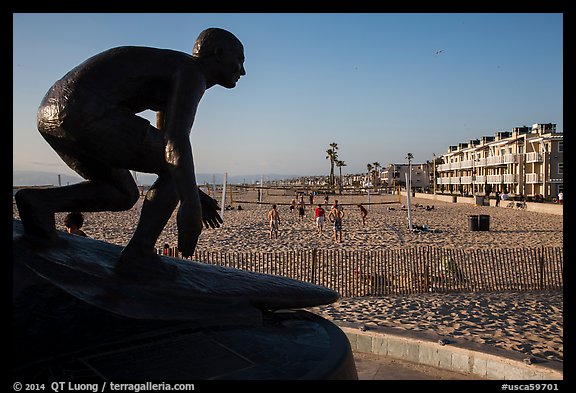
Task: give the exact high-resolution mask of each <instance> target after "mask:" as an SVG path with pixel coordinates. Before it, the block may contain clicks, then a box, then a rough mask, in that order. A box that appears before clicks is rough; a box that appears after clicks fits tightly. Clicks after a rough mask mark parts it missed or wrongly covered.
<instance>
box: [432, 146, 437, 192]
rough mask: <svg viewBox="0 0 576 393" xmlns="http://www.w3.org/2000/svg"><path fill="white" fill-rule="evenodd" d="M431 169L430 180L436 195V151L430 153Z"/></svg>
mask: <svg viewBox="0 0 576 393" xmlns="http://www.w3.org/2000/svg"><path fill="white" fill-rule="evenodd" d="M432 169H433V172H434V174H433V175H432V182H434V195H436V153H432Z"/></svg>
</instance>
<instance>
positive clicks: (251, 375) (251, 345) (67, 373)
mask: <svg viewBox="0 0 576 393" xmlns="http://www.w3.org/2000/svg"><path fill="white" fill-rule="evenodd" d="M49 286H51V284H49V283H48V282H44V283H42V285H41V286H40V287H39V286H37V285H35V286H34V287H35V289H36V290H37V291H36V292H35V294H34V295H33V294H32V293H28V295H27V296H26V297H27V298H28V299H27V300H31V299H35V300H34V301H32V302H30V301H28V302H22V300H24V299H20V301H19V302H18V303H19V304H18V305H17V306H18V307H16V308H15V310H14V313H15V315H14V316H15V326H14V335H13V336H14V337H13V340H12V343H13V352H14V360H15V365H14V369H13V375H14V378H15V380H19V381H50V380H53V381H75V382H88V381H105V380H108V381H112V380H113V381H122V380H128V381H170V380H173V381H177V380H181V381H184V380H186V381H195V380H196V381H198V380H333V379H357V378H358V376H357V372H356V366H355V363H354V358H353V354H352V351H351V348H350V343H349V341H348V339H347V337H346V335H345V334H344V333H343V332H342V330H340V328H338V327H337V326H336V325H334V324H333V323H331V322H329V321H327V320H325V319H323V318H321V317H319V316H317V315H315V314H312V313H310V312H307V311H304V310H278V311H275V312H264V313H263V318H262V321H263V322H262V324H261V325H260V326H254V325H253V324H246V325H242V324H241V321H239V324H238V325H236V326H234V325H224V326H217V325H215V326H212V327H207V326H198V325H197V324H196V323H190V322H185V321H182V322H175V321H159V320H137V319H130V318H125V317H121V316H118V315H115V314H113V313H110V312H108V311H105V310H101V309H98V308H95V307H93V306H91V305H88V304H86V303H84V302H82V301H80V300H78V299H75V298H74V297H72V296H71V295H69V294H67V293H65V292H63V291H61V290H60V289H58V288H55V287H52V288H48V287H49ZM42 287H44V288H42ZM47 295H48V296H47ZM31 296H33V297H31Z"/></svg>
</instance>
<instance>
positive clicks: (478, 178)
mask: <svg viewBox="0 0 576 393" xmlns="http://www.w3.org/2000/svg"><path fill="white" fill-rule="evenodd" d="M484 183H486V176H484V175H476V176H474V184H484Z"/></svg>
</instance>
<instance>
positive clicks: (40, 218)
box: [14, 189, 67, 247]
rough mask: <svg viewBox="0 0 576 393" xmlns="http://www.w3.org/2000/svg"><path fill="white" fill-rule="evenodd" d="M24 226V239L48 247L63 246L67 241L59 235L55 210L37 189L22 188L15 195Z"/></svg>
mask: <svg viewBox="0 0 576 393" xmlns="http://www.w3.org/2000/svg"><path fill="white" fill-rule="evenodd" d="M14 199H15V200H16V205H17V207H18V214H19V215H20V220H21V221H22V225H23V226H24V236H23V237H22V239H23V240H25V241H29V242H31V243H35V244H38V245H42V246H46V247H63V246H66V244H67V242H66V241H65V240H64V239H62V238H60V237H59V236H58V232H57V231H56V222H55V219H54V212H53V211H52V210H50V209H48V208H47V207H46V203H45V202H43V201H42V198H41V197H40V196H39V195H38V194H37V191H36V190H32V189H22V190H20V191H18V192H17V193H16V195H15V196H14Z"/></svg>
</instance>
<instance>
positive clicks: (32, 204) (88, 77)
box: [15, 28, 246, 271]
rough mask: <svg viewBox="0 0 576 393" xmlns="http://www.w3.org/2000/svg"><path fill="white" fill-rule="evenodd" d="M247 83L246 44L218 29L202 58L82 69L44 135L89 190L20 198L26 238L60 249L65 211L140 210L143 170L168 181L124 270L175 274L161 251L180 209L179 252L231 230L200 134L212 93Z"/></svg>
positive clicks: (51, 109)
mask: <svg viewBox="0 0 576 393" xmlns="http://www.w3.org/2000/svg"><path fill="white" fill-rule="evenodd" d="M245 74H246V72H245V70H244V48H243V46H242V43H241V42H240V41H239V40H238V38H236V37H235V36H234V35H233V34H232V33H230V32H228V31H226V30H222V29H218V28H210V29H206V30H204V31H203V32H201V33H200V35H199V36H198V38H197V39H196V42H195V44H194V48H193V51H192V55H189V54H186V53H183V52H178V51H174V50H168V49H157V48H149V47H135V46H126V47H118V48H112V49H109V50H106V51H104V52H102V53H100V54H97V55H95V56H93V57H91V58H89V59H88V60H86V61H84V62H83V63H82V64H80V65H79V66H77V67H76V68H74V69H72V70H71V71H70V72H68V73H67V74H66V75H65V76H64V77H63V78H62V79H60V80H59V81H57V82H56V83H55V84H54V85H53V86H52V88H51V89H50V90H49V91H48V93H47V94H46V96H45V97H44V99H43V100H42V103H41V105H40V108H39V110H38V117H37V120H38V130H39V131H40V133H41V134H42V136H43V137H44V139H45V140H46V141H47V142H48V144H49V145H50V146H51V147H52V148H53V149H54V150H55V151H56V152H57V153H58V155H59V156H60V157H61V158H62V160H64V162H65V163H66V164H67V165H68V166H69V167H70V168H72V169H73V170H74V171H76V172H77V173H78V174H79V175H81V176H82V177H83V178H84V179H86V181H84V182H82V183H78V184H73V185H70V186H65V187H57V188H49V189H23V190H21V191H19V192H18V193H17V194H16V196H15V198H16V203H17V206H18V210H19V213H20V218H21V220H22V224H23V225H24V230H25V237H29V238H34V239H36V241H37V242H38V241H40V240H42V239H43V240H44V243H46V244H48V245H55V244H57V243H58V242H59V238H58V235H57V232H56V228H55V219H54V213H56V212H65V211H84V212H97V211H122V210H128V209H130V208H132V206H134V204H135V203H136V201H137V200H138V198H139V192H138V187H137V185H136V183H135V181H134V179H133V178H132V176H131V174H130V170H134V171H139V172H145V173H155V174H157V175H158V179H157V180H156V182H155V183H154V184H153V185H152V187H151V188H150V190H149V191H148V193H147V194H146V198H145V200H144V204H143V207H142V213H141V216H140V220H139V222H138V226H137V228H136V231H135V232H134V234H133V236H132V238H131V239H130V241H129V243H128V244H127V245H126V247H125V248H124V249H123V251H122V254H121V256H120V260H119V261H118V265H117V268H118V267H120V268H123V267H124V268H127V270H128V271H129V270H130V269H141V268H143V267H147V268H148V269H152V270H160V271H165V269H166V268H165V266H164V265H165V264H163V263H162V261H161V259H160V258H159V257H158V256H157V255H156V254H155V253H154V247H155V244H156V241H157V239H158V237H159V235H160V233H161V232H162V230H163V229H164V227H165V225H166V223H167V222H168V220H169V218H170V217H171V215H172V213H173V212H174V210H175V209H176V207H177V206H178V204H179V207H178V213H177V225H178V250H179V251H180V252H182V254H183V255H184V256H192V255H193V253H194V250H195V248H196V244H197V242H198V237H199V236H200V233H201V231H202V227H203V223H204V225H205V226H206V227H207V228H208V227H209V226H210V227H212V228H215V227H219V226H220V223H221V222H222V219H221V217H220V216H219V215H218V204H217V202H216V201H215V200H214V199H212V198H210V197H209V196H207V195H206V194H204V193H203V192H201V191H200V190H199V189H198V186H197V184H196V175H195V172H194V161H193V157H192V146H191V143H190V132H191V129H192V125H193V124H194V118H195V115H196V111H197V109H198V104H199V103H200V100H201V98H202V96H203V95H204V92H205V91H206V90H207V89H209V88H211V87H212V86H214V85H220V86H222V87H225V88H228V89H231V88H233V87H235V86H236V83H237V82H238V80H239V79H240V77H241V76H243V75H245ZM144 110H153V111H155V112H156V115H157V116H156V127H153V126H152V125H151V124H150V123H149V122H148V121H147V120H145V119H144V118H142V117H140V116H138V115H137V114H138V113H140V112H142V111H144Z"/></svg>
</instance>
